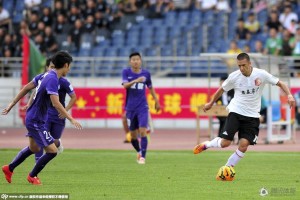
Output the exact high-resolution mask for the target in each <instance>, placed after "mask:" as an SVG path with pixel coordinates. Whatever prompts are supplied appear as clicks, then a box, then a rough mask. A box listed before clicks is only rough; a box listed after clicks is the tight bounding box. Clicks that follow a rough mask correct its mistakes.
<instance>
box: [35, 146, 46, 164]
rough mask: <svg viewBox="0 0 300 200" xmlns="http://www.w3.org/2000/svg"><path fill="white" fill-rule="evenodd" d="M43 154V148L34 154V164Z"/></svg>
mask: <svg viewBox="0 0 300 200" xmlns="http://www.w3.org/2000/svg"><path fill="white" fill-rule="evenodd" d="M43 154H44V150H43V148H41V149H40V151H39V152H37V153H35V163H37V161H38V160H39V159H40V158H41V157H42V156H43Z"/></svg>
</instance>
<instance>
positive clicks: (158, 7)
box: [150, 0, 168, 18]
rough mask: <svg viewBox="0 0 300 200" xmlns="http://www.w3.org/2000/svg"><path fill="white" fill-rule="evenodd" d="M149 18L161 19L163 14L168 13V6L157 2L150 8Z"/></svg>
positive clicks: (162, 2) (161, 0) (160, 0)
mask: <svg viewBox="0 0 300 200" xmlns="http://www.w3.org/2000/svg"><path fill="white" fill-rule="evenodd" d="M150 12H151V13H150V17H151V18H162V17H163V16H164V15H165V13H167V12H168V6H167V5H166V4H164V1H163V0H157V2H156V3H155V4H153V5H151V6H150Z"/></svg>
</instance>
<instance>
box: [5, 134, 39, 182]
mask: <svg viewBox="0 0 300 200" xmlns="http://www.w3.org/2000/svg"><path fill="white" fill-rule="evenodd" d="M39 150H40V147H39V146H38V145H37V144H36V142H35V141H34V139H33V138H32V137H30V136H29V146H27V147H25V148H24V149H22V150H21V151H20V152H19V153H18V154H17V156H16V157H15V158H14V159H13V161H12V162H11V163H10V164H9V165H4V166H3V167H2V171H3V173H4V174H5V178H6V180H7V182H9V183H11V177H12V175H13V171H14V169H15V168H16V167H17V166H19V165H20V164H21V163H22V162H23V161H24V160H25V159H26V158H28V157H29V156H31V155H32V154H33V153H34V152H38V151H39Z"/></svg>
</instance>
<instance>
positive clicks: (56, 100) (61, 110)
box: [50, 95, 82, 129]
mask: <svg viewBox="0 0 300 200" xmlns="http://www.w3.org/2000/svg"><path fill="white" fill-rule="evenodd" d="M50 99H51V102H52V105H53V107H55V108H56V109H57V111H58V112H59V113H61V115H62V116H64V117H65V118H67V119H68V120H69V121H70V122H71V123H72V124H73V125H74V126H75V127H76V128H77V129H82V126H81V124H80V123H79V122H77V121H76V120H75V119H74V118H73V117H72V116H71V115H70V114H69V113H68V112H67V111H66V109H65V108H64V107H63V105H61V103H60V102H59V98H58V96H57V95H50Z"/></svg>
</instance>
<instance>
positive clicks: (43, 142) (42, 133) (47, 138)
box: [26, 120, 54, 148]
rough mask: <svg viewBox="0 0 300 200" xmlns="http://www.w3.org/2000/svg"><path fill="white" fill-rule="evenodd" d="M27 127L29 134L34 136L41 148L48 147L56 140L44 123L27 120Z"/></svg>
mask: <svg viewBox="0 0 300 200" xmlns="http://www.w3.org/2000/svg"><path fill="white" fill-rule="evenodd" d="M26 128H27V130H28V134H27V136H29V137H32V138H33V139H34V141H35V142H36V143H37V144H38V145H39V146H40V147H41V148H44V147H47V146H49V145H50V144H52V143H53V142H54V139H53V137H52V136H51V135H50V133H49V131H48V129H47V128H46V126H45V124H44V123H42V122H34V121H27V120H26Z"/></svg>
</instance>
